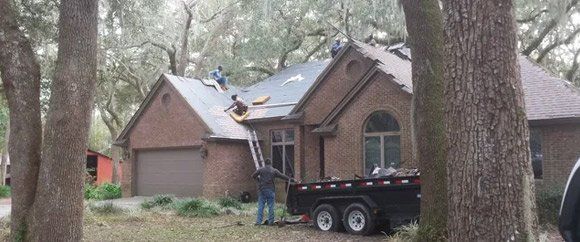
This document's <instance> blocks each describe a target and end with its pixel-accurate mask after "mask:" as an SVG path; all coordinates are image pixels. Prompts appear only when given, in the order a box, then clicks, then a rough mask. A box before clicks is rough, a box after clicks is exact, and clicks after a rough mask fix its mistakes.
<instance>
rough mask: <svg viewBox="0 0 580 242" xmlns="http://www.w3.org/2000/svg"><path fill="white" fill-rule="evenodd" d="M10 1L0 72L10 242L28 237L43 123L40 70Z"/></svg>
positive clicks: (1, 26) (0, 2)
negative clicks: (7, 127) (6, 119)
mask: <svg viewBox="0 0 580 242" xmlns="http://www.w3.org/2000/svg"><path fill="white" fill-rule="evenodd" d="M16 19H17V18H16V12H15V7H14V6H13V5H12V1H10V0H0V36H1V37H0V72H1V74H2V81H3V84H4V90H5V92H6V98H7V100H8V107H9V109H10V120H11V121H12V122H11V132H12V134H11V136H10V140H9V141H8V142H9V144H10V145H9V153H10V154H11V155H12V156H11V157H10V158H11V161H12V162H11V163H12V164H11V165H10V168H11V169H10V170H11V173H12V178H11V186H12V212H11V217H10V220H11V226H10V230H11V234H10V236H11V240H13V241H14V240H16V239H17V238H23V236H25V235H26V228H27V227H28V225H27V223H28V222H30V221H29V220H28V219H27V216H28V214H29V213H30V210H31V208H32V204H33V201H34V196H35V192H36V181H37V179H36V178H37V177H38V169H39V165H40V145H41V142H42V123H41V120H40V67H39V66H38V63H37V62H36V60H35V58H34V52H33V50H32V46H31V45H30V42H29V41H28V40H27V39H26V37H25V35H24V33H22V32H21V31H20V29H19V25H18V23H17V22H16Z"/></svg>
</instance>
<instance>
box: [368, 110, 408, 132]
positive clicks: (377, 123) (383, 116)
mask: <svg viewBox="0 0 580 242" xmlns="http://www.w3.org/2000/svg"><path fill="white" fill-rule="evenodd" d="M399 130H400V128H399V123H398V122H397V120H396V119H395V118H393V116H391V115H390V114H388V113H387V112H381V111H379V112H374V113H373V114H371V117H370V118H369V121H368V122H367V125H366V128H365V132H367V133H372V132H389V131H399Z"/></svg>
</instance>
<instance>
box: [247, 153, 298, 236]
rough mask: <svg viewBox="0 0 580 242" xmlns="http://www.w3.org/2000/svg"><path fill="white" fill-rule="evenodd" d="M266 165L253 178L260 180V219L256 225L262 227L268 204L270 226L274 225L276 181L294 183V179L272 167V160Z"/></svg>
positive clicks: (257, 219) (267, 160) (268, 160)
mask: <svg viewBox="0 0 580 242" xmlns="http://www.w3.org/2000/svg"><path fill="white" fill-rule="evenodd" d="M264 164H265V165H264V166H263V167H261V168H260V169H258V170H257V171H256V172H254V174H252V178H254V179H255V180H258V217H257V218H256V223H255V224H254V225H262V217H263V216H264V205H265V204H266V203H268V225H273V224H274V198H275V197H276V193H275V188H274V187H275V186H274V179H275V178H276V177H278V178H281V179H284V180H286V181H289V182H292V181H294V179H292V178H290V177H288V176H286V175H284V174H282V173H281V172H280V171H279V170H278V169H276V168H274V167H272V161H271V160H270V159H266V160H265V161H264Z"/></svg>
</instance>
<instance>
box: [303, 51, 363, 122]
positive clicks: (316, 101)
mask: <svg viewBox="0 0 580 242" xmlns="http://www.w3.org/2000/svg"><path fill="white" fill-rule="evenodd" d="M352 61H356V62H357V63H358V64H356V65H354V66H353V65H352V63H354V62H352ZM349 64H351V66H352V67H350V68H347V66H349ZM372 64H373V62H372V61H371V60H370V59H368V58H365V57H364V56H363V55H362V54H360V53H359V52H357V51H354V50H353V49H350V50H349V51H348V52H345V53H344V55H343V57H342V59H341V60H339V62H337V63H336V64H335V65H334V66H333V69H332V70H330V72H328V74H327V75H326V77H325V78H324V80H322V82H321V84H320V85H319V86H318V87H317V88H316V91H315V92H313V93H312V95H311V96H310V98H309V99H308V100H307V102H306V103H305V106H304V113H305V114H306V115H305V117H304V124H306V125H314V124H319V123H321V122H322V120H323V119H324V118H325V117H326V116H328V114H329V113H330V112H331V111H332V109H333V108H334V107H335V106H336V104H338V103H339V102H340V100H341V99H342V98H343V97H344V96H345V95H346V94H347V93H348V91H349V90H350V89H352V87H353V86H354V85H355V84H356V83H357V82H358V80H360V79H361V78H362V76H363V75H364V74H365V73H366V72H367V70H369V69H370V68H371V67H372ZM347 69H348V70H349V71H347Z"/></svg>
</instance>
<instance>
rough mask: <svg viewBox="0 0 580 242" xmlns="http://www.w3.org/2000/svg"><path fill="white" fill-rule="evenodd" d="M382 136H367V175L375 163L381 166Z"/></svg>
mask: <svg viewBox="0 0 580 242" xmlns="http://www.w3.org/2000/svg"><path fill="white" fill-rule="evenodd" d="M380 146H381V137H365V175H368V174H369V172H370V170H371V169H372V168H373V165H374V164H377V165H378V166H381V148H380Z"/></svg>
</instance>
